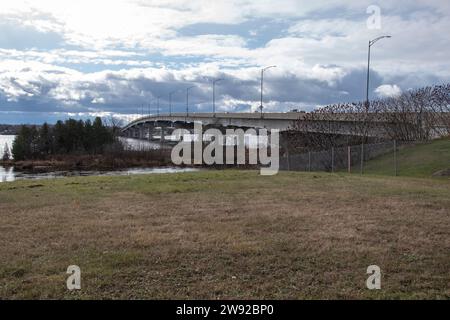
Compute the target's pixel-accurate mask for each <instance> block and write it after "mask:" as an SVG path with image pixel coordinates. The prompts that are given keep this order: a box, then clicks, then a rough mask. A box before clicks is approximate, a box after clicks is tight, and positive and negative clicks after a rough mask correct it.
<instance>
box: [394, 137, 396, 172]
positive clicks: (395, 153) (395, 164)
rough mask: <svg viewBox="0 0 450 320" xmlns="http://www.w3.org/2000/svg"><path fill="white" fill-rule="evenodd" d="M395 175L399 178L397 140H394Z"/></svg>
mask: <svg viewBox="0 0 450 320" xmlns="http://www.w3.org/2000/svg"><path fill="white" fill-rule="evenodd" d="M394 175H395V176H397V140H394Z"/></svg>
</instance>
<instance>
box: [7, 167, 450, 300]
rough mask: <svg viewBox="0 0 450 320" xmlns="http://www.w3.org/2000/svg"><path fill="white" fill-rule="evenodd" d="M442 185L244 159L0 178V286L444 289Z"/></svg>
mask: <svg viewBox="0 0 450 320" xmlns="http://www.w3.org/2000/svg"><path fill="white" fill-rule="evenodd" d="M449 195H450V183H449V182H448V181H443V180H431V179H430V180H426V179H411V178H409V179H408V178H381V177H358V176H349V175H338V174H336V175H331V174H317V173H310V174H307V173H280V174H279V175H277V176H274V177H262V176H259V175H258V173H257V172H252V171H220V172H219V171H210V172H197V173H184V174H170V175H149V176H135V177H87V178H86V177H84V178H67V179H60V180H53V181H45V182H42V181H39V182H36V181H35V182H23V181H22V182H15V183H5V184H0V221H1V224H0V256H1V261H0V298H125V299H128V298H214V299H215V298H224V299H227V298H239V299H240V298H275V299H281V298H285V299H299V298H300V299H303V298H345V299H349V298H450V283H449V281H450V270H449V266H450V256H449V249H450V237H449V233H450V196H449ZM71 264H76V265H79V266H80V267H81V270H82V290H80V291H77V292H69V291H68V290H67V289H66V287H65V280H66V277H67V275H66V274H65V270H66V268H67V266H68V265H71ZM371 264H377V265H379V266H380V267H381V270H382V290H377V291H371V290H367V289H366V288H365V280H366V278H367V275H366V273H365V272H366V268H367V266H369V265H371Z"/></svg>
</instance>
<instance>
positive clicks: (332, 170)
mask: <svg viewBox="0 0 450 320" xmlns="http://www.w3.org/2000/svg"><path fill="white" fill-rule="evenodd" d="M331 172H334V147H331Z"/></svg>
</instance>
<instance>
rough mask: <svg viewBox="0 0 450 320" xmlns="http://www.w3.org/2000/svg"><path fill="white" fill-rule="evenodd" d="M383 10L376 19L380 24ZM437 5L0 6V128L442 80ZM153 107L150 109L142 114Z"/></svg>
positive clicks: (285, 104)
mask: <svg viewBox="0 0 450 320" xmlns="http://www.w3.org/2000/svg"><path fill="white" fill-rule="evenodd" d="M378 13H380V15H378ZM449 17H450V1H448V0H431V1H430V0H416V1H410V0H408V1H407V0H397V1H391V0H386V1H385V0H380V1H365V0H352V1H348V0H345V1H344V0H315V1H310V0H305V1H303V0H229V1H226V0H214V1H213V0H206V1H203V0H171V1H169V0H165V1H162V0H121V1H118V0H115V1H111V0H106V1H101V0H77V1H73V0H70V1H69V0H55V1H53V0H34V1H25V0H1V2H0V123H41V122H43V121H50V122H54V121H55V120H56V119H60V118H67V117H74V118H84V117H89V116H96V115H105V116H106V115H110V114H114V115H119V116H121V117H123V118H124V119H125V118H127V119H129V118H130V117H132V116H133V115H136V114H137V113H138V109H139V106H141V105H142V104H145V110H146V111H145V112H148V111H147V110H148V104H151V108H152V109H153V110H154V108H155V107H156V100H153V99H154V98H155V97H157V96H161V100H160V106H161V109H162V111H167V110H168V94H169V92H171V91H174V90H178V91H177V92H176V93H175V94H174V95H173V101H174V110H175V111H184V110H185V105H186V92H185V88H186V87H188V86H191V85H195V86H196V87H195V88H194V89H192V90H191V91H190V92H191V93H190V107H191V109H192V110H193V111H198V112H207V111H211V108H212V101H211V100H212V86H211V80H212V79H214V78H223V79H225V80H224V81H222V82H220V83H219V84H218V85H217V87H216V89H217V90H216V92H217V102H216V106H217V109H218V110H221V111H230V112H233V111H239V112H242V111H250V110H251V111H254V110H255V108H257V107H258V105H259V77H260V68H261V67H264V66H268V65H277V68H274V69H270V70H268V71H267V72H266V74H265V80H266V81H265V102H264V104H265V108H266V110H267V111H287V110H290V109H294V108H295V109H303V110H312V109H314V108H316V107H317V106H322V105H326V104H330V103H335V102H344V101H358V100H362V99H364V95H365V81H366V80H365V75H366V68H367V43H368V41H369V40H370V39H373V38H375V37H377V36H379V35H384V34H389V35H392V39H383V40H381V41H379V42H378V43H376V44H375V45H374V46H373V47H372V65H371V76H372V78H371V80H372V82H371V88H370V95H371V97H372V98H376V97H383V96H390V95H395V94H398V93H399V92H401V91H405V90H408V89H410V88H416V87H421V86H425V85H432V84H438V83H445V82H448V79H449V76H450V59H449V56H450V37H449V35H448V32H449V30H450V18H449ZM153 112H154V111H153Z"/></svg>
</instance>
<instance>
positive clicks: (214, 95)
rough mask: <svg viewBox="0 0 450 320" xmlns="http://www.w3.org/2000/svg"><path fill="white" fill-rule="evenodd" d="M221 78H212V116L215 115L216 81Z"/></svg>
mask: <svg viewBox="0 0 450 320" xmlns="http://www.w3.org/2000/svg"><path fill="white" fill-rule="evenodd" d="M222 80H223V79H215V80H213V116H214V117H215V116H216V83H217V82H219V81H222Z"/></svg>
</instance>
